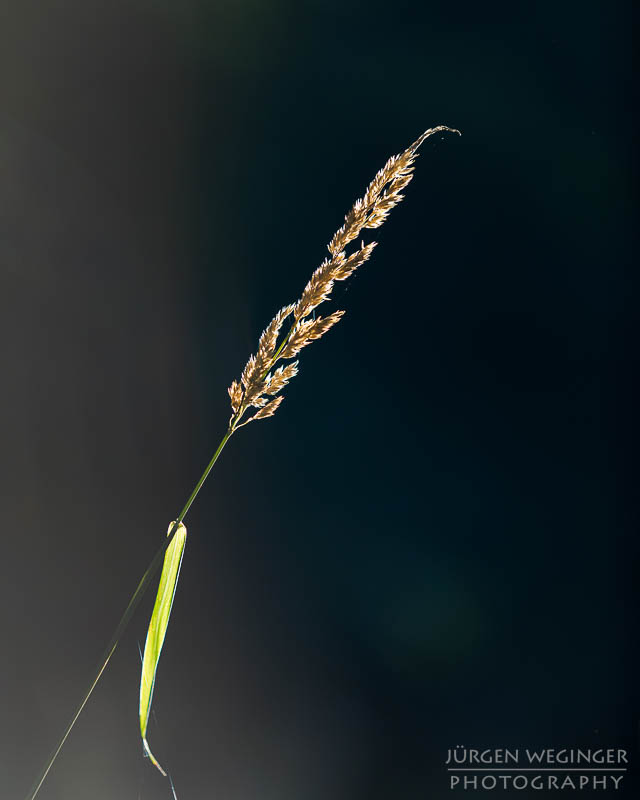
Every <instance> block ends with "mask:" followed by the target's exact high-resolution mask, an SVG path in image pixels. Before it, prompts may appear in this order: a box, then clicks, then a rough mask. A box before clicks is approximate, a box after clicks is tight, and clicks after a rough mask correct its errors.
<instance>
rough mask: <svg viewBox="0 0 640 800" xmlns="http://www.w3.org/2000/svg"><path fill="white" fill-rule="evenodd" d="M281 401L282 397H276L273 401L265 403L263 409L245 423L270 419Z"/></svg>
mask: <svg viewBox="0 0 640 800" xmlns="http://www.w3.org/2000/svg"><path fill="white" fill-rule="evenodd" d="M283 400H284V397H283V396H282V395H280V397H276V398H275V400H272V401H271V402H270V403H267V404H266V406H265V407H264V408H261V409H260V411H258V412H256V413H255V414H254V415H253V416H252V417H249V419H248V420H247V422H252V421H253V420H254V419H266V418H267V417H272V416H273V415H274V414H275V413H276V411H277V410H278V406H279V405H280V403H281V402H282V401H283ZM245 424H246V423H245Z"/></svg>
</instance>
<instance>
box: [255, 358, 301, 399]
mask: <svg viewBox="0 0 640 800" xmlns="http://www.w3.org/2000/svg"><path fill="white" fill-rule="evenodd" d="M297 374H298V362H297V361H293V362H292V363H291V364H287V366H286V367H285V366H282V367H278V369H277V370H276V371H275V372H274V373H273V374H272V375H271V374H269V375H267V377H266V378H265V380H264V389H263V390H262V391H263V392H264V394H270V395H274V394H277V393H278V392H279V391H280V390H281V389H284V387H285V386H286V385H287V384H288V383H289V381H290V380H291V378H295V376H296V375H297Z"/></svg>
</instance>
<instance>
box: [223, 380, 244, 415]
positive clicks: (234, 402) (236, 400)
mask: <svg viewBox="0 0 640 800" xmlns="http://www.w3.org/2000/svg"><path fill="white" fill-rule="evenodd" d="M227 391H228V392H229V397H230V398H231V410H232V411H233V413H234V414H235V413H236V412H237V411H238V409H239V408H240V404H241V403H242V394H243V392H242V386H241V385H240V384H239V383H238V381H233V383H232V384H231V386H230V387H229V388H228V389H227Z"/></svg>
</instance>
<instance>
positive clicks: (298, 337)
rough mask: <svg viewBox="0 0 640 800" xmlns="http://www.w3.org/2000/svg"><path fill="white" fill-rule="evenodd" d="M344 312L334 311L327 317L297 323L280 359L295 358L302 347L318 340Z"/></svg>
mask: <svg viewBox="0 0 640 800" xmlns="http://www.w3.org/2000/svg"><path fill="white" fill-rule="evenodd" d="M343 314H344V311H334V312H333V314H329V316H328V317H317V318H316V319H307V320H304V321H303V322H299V323H298V325H297V326H296V327H295V328H294V329H293V333H292V334H291V337H290V339H289V341H288V342H287V345H286V347H285V348H284V350H283V351H282V356H281V357H282V358H293V357H294V356H297V355H298V353H299V352H300V351H301V350H302V348H303V347H306V346H307V345H308V344H310V343H311V342H312V341H314V340H315V339H319V338H320V337H321V336H322V335H323V334H325V333H326V332H327V331H328V330H329V328H331V327H332V326H333V325H335V324H336V322H338V320H339V319H340V317H342V315H343Z"/></svg>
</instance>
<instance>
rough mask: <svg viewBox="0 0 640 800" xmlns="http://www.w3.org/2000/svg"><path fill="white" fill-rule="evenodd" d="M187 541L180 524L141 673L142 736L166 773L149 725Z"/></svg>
mask: <svg viewBox="0 0 640 800" xmlns="http://www.w3.org/2000/svg"><path fill="white" fill-rule="evenodd" d="M174 524H175V523H174V522H172V523H171V525H169V530H168V531H167V535H168V534H169V533H170V532H171V531H172V529H173V526H174ZM186 541H187V529H186V527H185V526H184V525H183V524H182V523H180V524H179V525H178V527H177V530H176V532H175V534H174V536H173V539H172V540H171V543H170V544H169V547H167V551H166V553H165V557H164V565H163V567H162V574H161V576H160V583H159V585H158V592H157V594H156V601H155V604H154V606H153V613H152V615H151V620H150V622H149V628H148V630H147V639H146V641H145V645H144V655H143V657H142V674H141V676H140V735H141V736H142V746H143V748H144V751H145V753H146V754H147V755H148V756H149V759H150V761H151V763H152V764H153V765H154V766H155V767H157V768H158V769H159V770H160V772H161V773H162V774H163V775H166V772H165V771H164V769H163V768H162V767H161V766H160V764H159V763H158V761H157V759H156V758H155V756H154V755H153V753H152V752H151V750H150V749H149V745H148V743H147V725H148V722H149V714H150V713H151V702H152V699H153V689H154V685H155V679H156V670H157V668H158V661H159V660H160V653H161V652H162V645H163V644H164V639H165V636H166V633H167V626H168V624H169V617H170V615H171V608H172V606H173V598H174V595H175V592H176V586H177V584H178V578H179V576H180V566H181V564H182V556H183V554H184V546H185V543H186Z"/></svg>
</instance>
